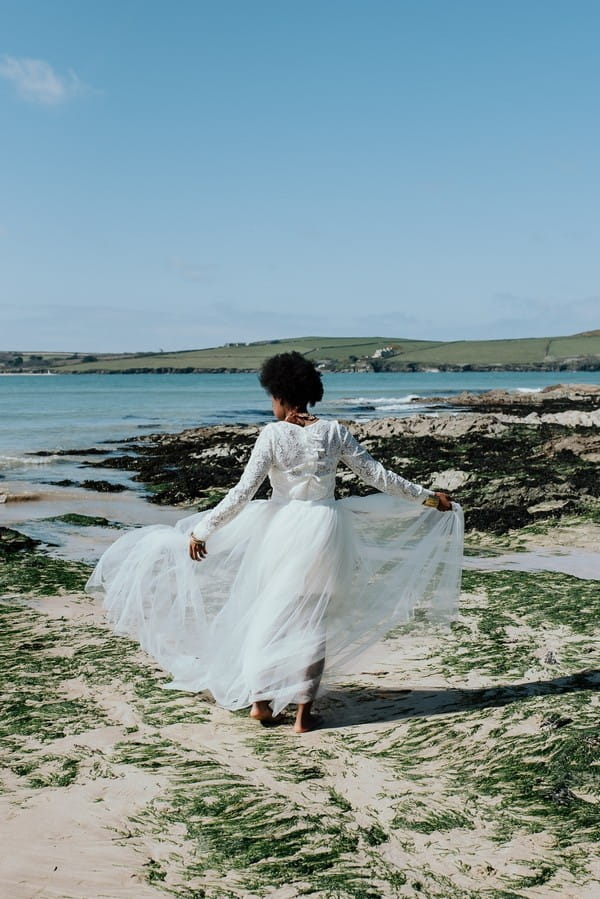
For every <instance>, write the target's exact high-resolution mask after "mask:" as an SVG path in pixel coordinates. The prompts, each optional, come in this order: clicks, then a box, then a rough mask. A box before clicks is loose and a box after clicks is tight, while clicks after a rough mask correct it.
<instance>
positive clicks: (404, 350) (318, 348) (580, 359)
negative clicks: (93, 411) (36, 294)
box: [0, 330, 600, 374]
mask: <svg viewBox="0 0 600 899" xmlns="http://www.w3.org/2000/svg"><path fill="white" fill-rule="evenodd" d="M291 350H297V351H298V352H300V353H303V354H304V355H305V356H306V357H307V358H309V359H312V360H313V361H314V362H315V363H317V364H318V365H319V366H320V367H321V368H322V369H323V370H325V371H353V370H356V371H422V370H427V369H432V368H436V369H439V370H442V371H444V370H446V371H463V370H469V369H470V370H484V371H485V370H488V369H509V370H510V369H514V370H517V371H518V370H541V371H543V370H548V371H561V370H562V371H569V370H571V371H578V370H581V371H585V370H587V371H594V370H600V330H597V331H588V332H586V333H584V334H575V335H572V336H567V337H535V338H520V339H514V340H455V341H439V340H411V339H409V338H399V337H297V338H296V337H295V338H286V339H282V340H270V341H258V342H256V343H232V344H226V345H225V346H221V347H209V348H207V349H198V350H181V351H178V352H168V353H163V352H161V353H113V354H109V353H97V354H93V355H85V354H81V353H72V354H70V355H69V354H66V353H62V354H60V353H33V352H31V353H25V352H12V353H8V352H5V353H0V372H17V371H23V372H27V371H46V370H48V371H52V372H57V373H63V374H77V373H84V372H88V373H89V372H106V373H117V372H127V373H132V372H203V371H206V372H211V371H212V372H222V371H256V370H257V369H258V368H260V366H261V364H262V362H263V361H264V359H266V358H267V357H269V356H272V355H273V354H274V353H277V352H287V351H291Z"/></svg>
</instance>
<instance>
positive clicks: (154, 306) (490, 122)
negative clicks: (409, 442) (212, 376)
mask: <svg viewBox="0 0 600 899" xmlns="http://www.w3.org/2000/svg"><path fill="white" fill-rule="evenodd" d="M599 33H600V3H598V2H596V0H564V2H563V0H503V2H502V3H496V2H492V0H489V2H488V0H389V2H388V0H361V2H357V0H318V2H317V0H302V2H299V0H296V2H286V0H279V2H271V0H264V2H263V0H220V2H219V0H211V2H207V0H176V2H166V0H103V2H91V0H90V2H82V0H52V2H47V0H35V2H33V0H8V2H7V0H0V116H1V122H2V140H1V141H0V349H22V350H33V349H44V350H73V351H74V350H80V351H87V352H91V351H111V350H114V351H126V350H131V351H140V350H156V349H159V348H162V349H165V350H172V349H185V348H192V347H202V346H211V345H217V344H220V343H223V342H226V341H236V340H258V339H261V338H273V337H290V336H300V335H304V334H323V335H358V334H364V335H384V336H397V337H417V338H435V339H449V340H456V339H462V338H494V337H522V336H545V335H555V334H568V333H575V332H578V331H582V330H588V329H592V328H598V327H600V281H599V275H600V254H599V253H598V247H599V246H600V223H599V219H600V214H599V212H598V210H600V189H599V184H600V179H599V177H598V160H599V159H600V140H599V138H600V117H599V114H598V113H599V99H598V97H599V94H598V86H599V84H600V55H599V54H598V49H597V47H598V34H599Z"/></svg>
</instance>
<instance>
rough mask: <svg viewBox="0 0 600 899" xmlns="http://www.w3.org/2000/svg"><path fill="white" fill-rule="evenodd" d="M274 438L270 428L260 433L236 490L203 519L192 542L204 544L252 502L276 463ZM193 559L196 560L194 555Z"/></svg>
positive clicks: (197, 526) (230, 492) (195, 530)
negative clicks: (273, 463)
mask: <svg viewBox="0 0 600 899" xmlns="http://www.w3.org/2000/svg"><path fill="white" fill-rule="evenodd" d="M272 437H273V435H272V433H271V429H270V428H269V427H268V426H267V427H266V428H264V429H263V430H262V431H261V432H260V434H259V435H258V438H257V440H256V443H255V444H254V447H253V448H252V452H251V454H250V458H249V459H248V464H247V465H246V467H245V469H244V472H243V474H242V476H241V478H240V479H239V481H238V482H237V484H236V485H235V487H232V488H231V490H230V491H229V492H228V493H227V494H226V495H225V496H224V497H223V499H222V500H221V502H220V503H217V505H216V506H215V507H214V509H211V510H210V512H208V513H207V514H206V515H205V516H203V518H202V520H201V521H200V522H198V524H197V525H196V527H195V528H194V530H193V531H192V540H195V541H196V543H204V541H205V540H206V539H207V537H209V536H210V535H211V534H212V533H213V532H214V531H216V530H217V528H220V527H223V525H224V524H227V522H228V521H231V520H232V518H235V516H236V515H237V514H238V512H240V511H241V510H242V508H243V507H244V506H245V505H246V503H249V502H250V500H251V499H252V497H253V496H254V494H255V493H256V491H257V490H258V488H259V487H260V485H261V484H262V482H263V481H264V479H265V478H266V476H267V474H268V472H269V468H270V467H271V464H272V462H273V439H272ZM191 554H192V552H191V548H190V555H191ZM205 554H206V552H205V551H203V552H201V553H200V557H201V558H203V557H204V555H205ZM192 557H193V558H194V556H192Z"/></svg>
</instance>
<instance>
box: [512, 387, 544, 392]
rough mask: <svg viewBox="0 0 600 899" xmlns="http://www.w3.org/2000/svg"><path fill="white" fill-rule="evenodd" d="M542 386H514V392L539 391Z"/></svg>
mask: <svg viewBox="0 0 600 899" xmlns="http://www.w3.org/2000/svg"><path fill="white" fill-rule="evenodd" d="M543 389H544V388H543V387H515V393H541V392H542V390H543Z"/></svg>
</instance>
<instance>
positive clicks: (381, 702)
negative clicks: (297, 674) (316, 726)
mask: <svg viewBox="0 0 600 899" xmlns="http://www.w3.org/2000/svg"><path fill="white" fill-rule="evenodd" d="M599 688H600V670H598V669H588V670H586V671H580V672H578V673H577V674H570V675H566V676H564V677H555V678H552V679H551V680H537V681H527V682H525V683H522V684H510V685H508V684H507V685H500V686H495V687H483V688H480V689H477V690H469V689H464V690H461V689H456V688H444V687H433V688H430V689H425V688H420V687H417V688H416V689H411V690H393V689H387V690H386V689H384V688H381V687H373V688H371V687H347V688H343V687H336V688H333V689H332V690H330V691H328V692H327V694H326V695H324V696H323V698H322V699H320V700H319V701H318V709H319V712H320V713H321V714H322V716H323V723H322V725H321V726H322V727H323V728H332V729H334V728H339V727H348V726H349V725H353V724H368V723H373V722H376V721H399V720H401V719H403V718H421V717H428V716H430V715H449V714H452V713H453V712H466V711H470V710H472V709H487V708H498V707H500V706H505V705H509V704H510V703H513V702H520V701H522V700H527V699H531V698H533V697H535V696H555V695H560V694H561V693H575V692H577V691H578V690H598V689H599Z"/></svg>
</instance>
